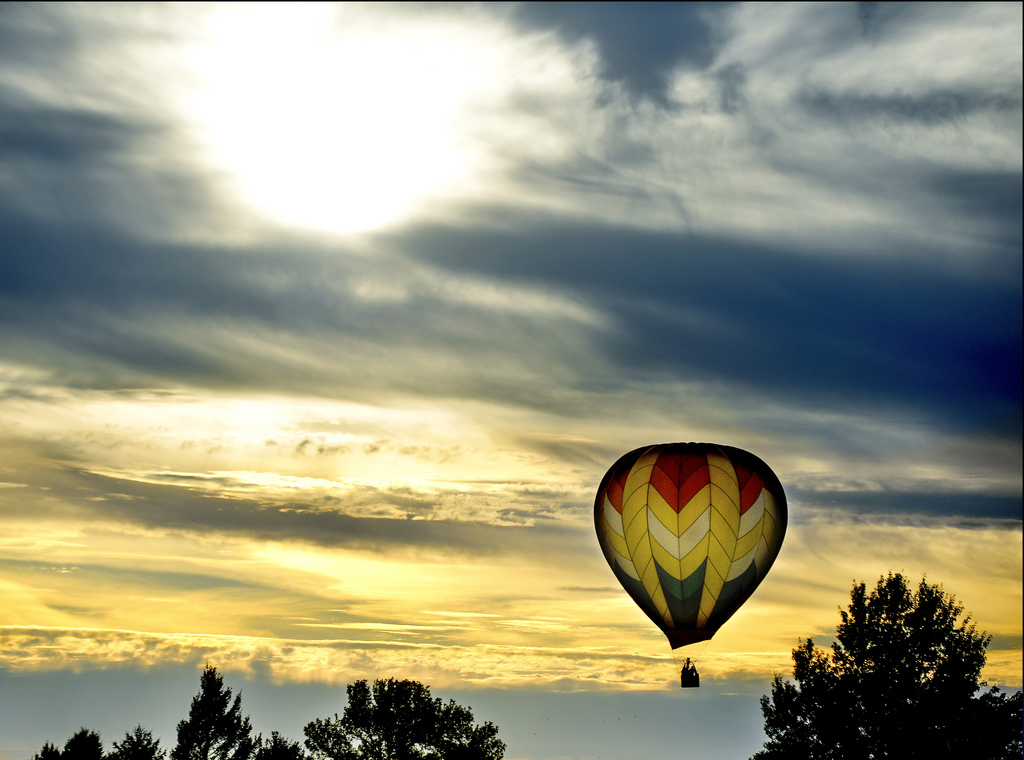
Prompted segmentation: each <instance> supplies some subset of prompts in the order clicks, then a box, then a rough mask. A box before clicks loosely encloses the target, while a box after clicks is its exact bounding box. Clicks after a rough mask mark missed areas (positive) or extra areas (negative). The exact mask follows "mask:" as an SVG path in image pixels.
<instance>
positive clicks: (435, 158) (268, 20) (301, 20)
mask: <svg viewBox="0 0 1024 760" xmlns="http://www.w3.org/2000/svg"><path fill="white" fill-rule="evenodd" d="M474 30H475V31H474V32H473V34H470V33H469V30H468V27H464V28H460V24H459V22H458V20H457V19H453V18H446V17H443V16H442V17H438V18H432V17H426V16H414V17H412V18H410V17H408V15H407V14H406V15H403V16H390V17H389V16H387V15H382V12H378V11H370V10H368V9H367V7H366V6H355V7H351V6H341V7H339V6H333V5H325V4H299V3H288V4H253V5H248V4H239V5H235V4H228V5H218V6H216V7H215V8H214V9H213V10H212V11H211V12H210V13H208V14H206V15H205V16H204V19H203V28H202V32H201V34H200V35H199V36H198V40H197V41H196V42H194V44H192V45H191V46H190V48H189V50H188V52H187V66H188V70H189V86H188V87H187V88H185V90H184V91H185V92H186V93H187V95H186V96H185V97H184V99H183V102H182V104H181V107H182V109H183V112H184V115H185V118H186V119H187V121H188V123H189V125H190V127H189V128H190V132H191V137H192V138H193V139H194V140H195V142H196V143H198V145H199V148H200V153H201V157H202V158H201V160H202V162H203V164H204V166H205V168H206V169H207V170H209V171H212V172H213V173H214V176H215V177H216V179H217V182H218V184H219V185H220V187H221V188H223V189H224V190H225V191H226V192H227V194H228V196H229V197H230V198H231V199H232V200H234V201H236V202H238V203H241V204H242V205H243V206H244V207H246V208H248V209H250V210H252V211H254V212H256V213H257V214H259V215H261V216H263V217H265V218H267V219H269V220H270V221H272V222H275V223H278V224H283V225H285V226H291V227H298V228H307V229H314V230H321V231H327V232H335V233H352V232H363V231H369V230H375V229H380V228H382V227H385V226H388V225H391V224H394V223H398V222H400V221H402V220H405V219H407V218H409V217H410V216H412V215H414V214H416V213H418V212H420V211H422V210H423V209H424V208H425V207H426V206H427V205H428V204H429V203H431V202H433V201H437V200H438V199H443V198H449V197H452V196H458V195H464V194H465V192H466V189H467V187H468V185H469V184H471V180H472V177H473V176H474V175H478V174H479V173H480V171H481V164H482V161H483V156H482V155H481V152H480V151H479V150H478V149H477V147H476V144H475V143H474V140H473V139H472V137H471V132H470V131H469V130H468V129H467V128H466V122H467V113H468V111H469V110H470V108H471V107H472V106H474V105H479V104H480V102H481V100H482V99H484V98H486V89H487V80H488V77H489V76H491V75H493V73H494V70H495V69H496V68H497V67H499V66H500V62H499V61H498V60H497V55H496V53H495V48H494V46H491V45H488V44H487V41H486V40H485V39H482V38H481V35H480V28H479V26H475V27H474ZM483 36H484V37H486V34H484V35H483Z"/></svg>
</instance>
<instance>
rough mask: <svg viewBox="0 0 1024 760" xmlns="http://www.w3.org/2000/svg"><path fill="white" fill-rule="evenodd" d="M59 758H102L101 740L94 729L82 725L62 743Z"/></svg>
mask: <svg viewBox="0 0 1024 760" xmlns="http://www.w3.org/2000/svg"><path fill="white" fill-rule="evenodd" d="M60 757H61V760H103V742H102V741H101V740H100V735H99V734H98V733H96V732H95V731H90V730H89V729H87V728H85V727H83V728H80V729H78V731H77V732H76V733H74V734H72V735H71V738H70V739H68V740H67V741H66V742H65V743H64V751H63V752H61V753H60Z"/></svg>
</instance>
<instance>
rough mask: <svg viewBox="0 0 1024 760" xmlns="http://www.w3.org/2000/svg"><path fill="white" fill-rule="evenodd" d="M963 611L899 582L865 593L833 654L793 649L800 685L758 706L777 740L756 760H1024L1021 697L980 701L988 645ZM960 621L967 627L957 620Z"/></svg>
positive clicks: (897, 578)
mask: <svg viewBox="0 0 1024 760" xmlns="http://www.w3.org/2000/svg"><path fill="white" fill-rule="evenodd" d="M962 612H963V606H962V605H960V604H959V603H957V601H956V599H955V598H954V597H953V596H952V595H947V594H946V593H945V592H944V591H943V590H942V588H941V587H940V586H932V585H929V584H928V583H926V582H925V580H924V579H922V580H921V583H920V584H919V585H918V588H917V591H916V592H913V591H911V590H910V588H909V587H908V586H907V582H906V580H905V579H904V578H903V576H902V575H901V574H899V573H897V574H895V575H894V574H892V573H890V574H889V575H888V576H886V577H883V578H881V579H879V581H878V584H877V586H876V587H875V589H874V590H873V591H872V592H871V594H870V595H868V593H867V589H866V586H865V584H864V583H860V584H856V585H854V587H853V591H852V593H851V600H850V606H849V608H848V609H847V610H846V611H845V612H843V611H841V612H840V618H841V622H840V623H839V625H838V626H837V628H836V641H835V642H834V643H833V644H832V648H831V651H828V652H826V651H825V650H822V649H818V648H817V647H815V646H814V642H813V641H812V640H811V639H807V641H806V642H805V643H802V644H801V645H800V646H799V647H798V648H797V649H794V650H793V677H794V679H795V681H796V683H795V684H794V683H791V682H788V681H784V680H783V679H782V678H781V677H780V676H778V675H777V676H776V677H775V681H774V683H773V684H772V690H771V695H770V696H768V695H766V696H763V697H761V710H762V712H763V713H764V719H765V726H764V729H765V733H766V734H767V736H768V741H767V742H766V743H765V745H764V749H763V750H762V751H761V752H758V753H757V754H756V755H754V760H783V759H784V760H833V759H835V760H883V759H886V758H899V759H900V760H917V759H918V758H921V759H922V760H923V759H924V758H927V759H928V760H942V759H944V758H954V757H955V758H965V757H970V758H973V759H975V760H1003V758H1016V759H1017V760H1019V758H1020V757H1021V695H1020V693H1017V694H1014V695H1012V696H1007V695H1004V694H1002V693H1001V692H1000V691H999V690H998V689H992V690H990V691H987V692H985V693H983V694H981V695H980V696H976V694H977V693H978V691H979V690H980V689H981V687H982V686H984V685H985V684H984V683H983V682H982V681H980V678H981V669H982V667H983V666H984V664H985V651H986V649H987V647H988V644H989V642H990V641H991V637H990V636H987V635H986V634H984V633H978V632H977V630H976V629H975V626H974V624H973V623H972V622H971V618H970V615H968V616H967V617H965V618H964V619H963V620H959V618H960V615H961V613H962ZM958 621H959V622H958Z"/></svg>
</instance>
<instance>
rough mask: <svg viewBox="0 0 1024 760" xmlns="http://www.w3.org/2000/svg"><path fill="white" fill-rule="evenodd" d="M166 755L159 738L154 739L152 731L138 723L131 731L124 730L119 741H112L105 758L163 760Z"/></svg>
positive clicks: (108, 759)
mask: <svg viewBox="0 0 1024 760" xmlns="http://www.w3.org/2000/svg"><path fill="white" fill-rule="evenodd" d="M166 755H167V750H165V749H163V748H162V747H161V746H160V740H159V739H155V740H154V739H153V734H152V732H151V731H147V730H146V729H145V728H143V727H142V726H141V725H139V726H136V727H135V729H134V730H133V731H125V734H124V738H123V739H122V740H121V741H120V742H114V749H113V751H112V752H111V753H110V754H109V755H107V760H164V757H165V756H166Z"/></svg>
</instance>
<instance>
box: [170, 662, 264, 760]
mask: <svg viewBox="0 0 1024 760" xmlns="http://www.w3.org/2000/svg"><path fill="white" fill-rule="evenodd" d="M254 749H255V742H254V741H253V738H252V726H251V725H250V723H249V718H248V717H244V718H243V717H242V695H241V694H239V695H238V696H236V697H235V699H234V701H232V700H231V689H229V688H227V687H226V686H224V678H223V677H222V676H221V675H220V674H219V673H218V672H217V669H216V668H215V667H213V666H212V665H207V666H206V668H204V669H203V675H202V676H201V677H200V679H199V693H198V694H196V696H195V697H193V699H192V707H191V709H189V712H188V718H186V719H185V720H183V721H181V722H180V723H178V743H177V744H176V745H175V747H174V749H173V750H171V760H249V758H250V757H251V756H252V754H253V751H254Z"/></svg>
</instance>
